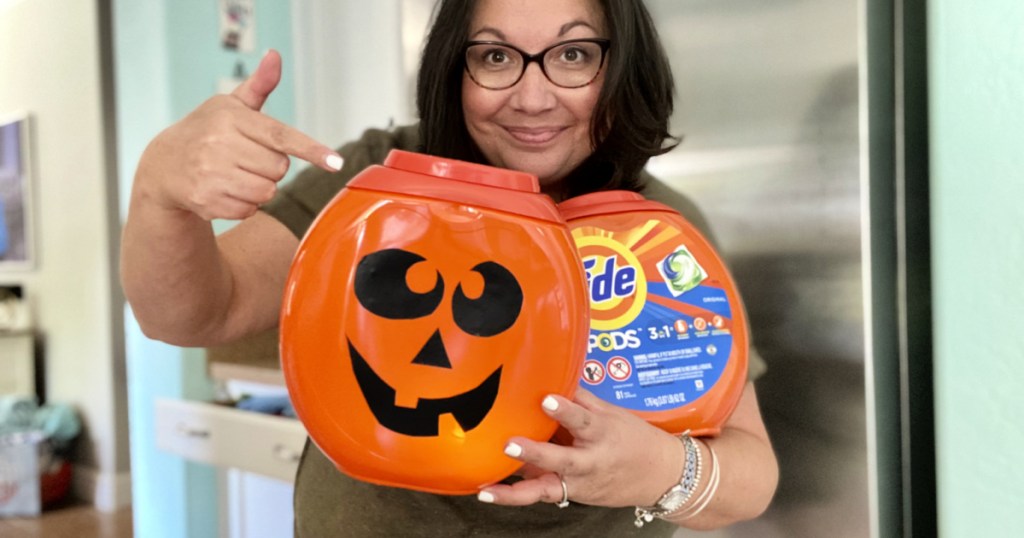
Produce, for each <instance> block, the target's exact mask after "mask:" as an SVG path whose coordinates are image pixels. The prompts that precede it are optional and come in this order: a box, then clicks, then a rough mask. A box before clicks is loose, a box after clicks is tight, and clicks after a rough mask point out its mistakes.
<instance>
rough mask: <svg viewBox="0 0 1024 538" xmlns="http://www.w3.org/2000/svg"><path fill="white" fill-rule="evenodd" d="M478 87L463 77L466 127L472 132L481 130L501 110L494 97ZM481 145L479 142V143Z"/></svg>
mask: <svg viewBox="0 0 1024 538" xmlns="http://www.w3.org/2000/svg"><path fill="white" fill-rule="evenodd" d="M485 92H486V93H485ZM495 93H497V92H489V91H487V90H484V89H483V88H481V87H480V86H477V85H476V84H474V83H473V81H471V80H470V79H469V77H468V76H466V75H463V77H462V113H463V114H464V115H465V117H466V126H467V127H469V129H470V130H471V131H472V130H474V129H481V128H482V126H483V124H484V123H485V122H486V121H487V120H488V119H489V118H490V117H491V116H492V115H494V113H495V111H496V110H497V109H498V108H499V106H500V105H499V103H496V102H495V101H496V100H495V99H494V97H495V96H494V95H493V94H495ZM478 143H479V142H478Z"/></svg>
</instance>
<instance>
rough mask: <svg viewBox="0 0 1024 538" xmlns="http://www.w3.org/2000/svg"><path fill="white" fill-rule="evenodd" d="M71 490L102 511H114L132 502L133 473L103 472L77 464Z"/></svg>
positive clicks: (76, 495)
mask: <svg viewBox="0 0 1024 538" xmlns="http://www.w3.org/2000/svg"><path fill="white" fill-rule="evenodd" d="M71 491H72V493H73V494H74V495H75V497H77V498H79V499H82V500H85V501H89V502H91V503H92V504H93V506H95V507H96V509H97V510H99V511H101V512H114V511H116V510H118V509H120V508H124V507H125V506H129V505H130V504H132V477H131V473H101V472H99V471H97V470H96V469H93V468H92V467H86V466H84V465H75V470H74V474H73V475H72V479H71Z"/></svg>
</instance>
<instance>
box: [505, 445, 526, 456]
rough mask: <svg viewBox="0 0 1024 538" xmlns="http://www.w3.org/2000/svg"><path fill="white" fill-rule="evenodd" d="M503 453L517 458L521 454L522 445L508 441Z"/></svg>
mask: <svg viewBox="0 0 1024 538" xmlns="http://www.w3.org/2000/svg"><path fill="white" fill-rule="evenodd" d="M505 454H506V455H507V456H509V457H511V458H518V457H519V456H522V455H523V447H521V446H519V445H517V444H515V443H509V444H507V445H505Z"/></svg>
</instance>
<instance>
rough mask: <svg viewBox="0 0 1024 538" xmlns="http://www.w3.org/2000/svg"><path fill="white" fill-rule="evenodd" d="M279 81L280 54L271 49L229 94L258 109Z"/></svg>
mask: <svg viewBox="0 0 1024 538" xmlns="http://www.w3.org/2000/svg"><path fill="white" fill-rule="evenodd" d="M280 81H281V54H280V53H278V52H277V51H276V50H273V49H271V50H269V51H267V53H266V54H265V55H263V59H262V60H260V65H258V66H256V70H255V71H253V73H252V74H251V75H249V78H247V79H245V82H242V83H241V84H239V85H238V87H237V88H235V90H234V91H233V92H231V94H232V95H234V96H235V97H237V98H239V99H241V100H242V102H243V103H245V105H246V106H248V107H249V108H251V109H253V110H259V109H261V108H263V103H264V102H266V100H267V97H268V96H269V95H270V92H272V91H274V88H276V87H277V83H278V82H280Z"/></svg>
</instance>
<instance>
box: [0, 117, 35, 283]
mask: <svg viewBox="0 0 1024 538" xmlns="http://www.w3.org/2000/svg"><path fill="white" fill-rule="evenodd" d="M29 119H30V118H29V116H28V115H27V114H16V115H11V116H0V272H4V271H7V270H21V269H30V268H32V266H33V259H32V169H31V168H32V167H31V158H30V155H31V152H30V148H29V140H30V139H31V137H30V136H29V123H30V121H29Z"/></svg>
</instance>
